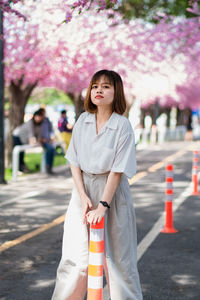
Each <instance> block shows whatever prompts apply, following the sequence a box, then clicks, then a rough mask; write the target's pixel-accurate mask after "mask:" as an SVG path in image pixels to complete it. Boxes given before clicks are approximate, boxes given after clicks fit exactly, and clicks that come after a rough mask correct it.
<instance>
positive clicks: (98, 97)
mask: <svg viewBox="0 0 200 300" xmlns="http://www.w3.org/2000/svg"><path fill="white" fill-rule="evenodd" d="M95 98H97V99H100V98H103V96H100V95H98V96H95Z"/></svg>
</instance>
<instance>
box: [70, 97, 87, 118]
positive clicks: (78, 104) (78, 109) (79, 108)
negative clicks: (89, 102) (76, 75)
mask: <svg viewBox="0 0 200 300" xmlns="http://www.w3.org/2000/svg"><path fill="white" fill-rule="evenodd" d="M68 96H69V97H70V98H71V99H72V101H73V103H74V108H75V114H76V120H78V117H79V116H80V114H81V113H82V112H83V111H84V101H83V98H82V96H81V93H75V94H73V93H68Z"/></svg>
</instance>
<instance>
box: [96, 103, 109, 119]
mask: <svg viewBox="0 0 200 300" xmlns="http://www.w3.org/2000/svg"><path fill="white" fill-rule="evenodd" d="M111 115H112V109H111V108H109V109H105V108H103V107H102V108H99V107H98V111H97V113H96V118H97V120H98V121H100V122H106V121H107V120H108V119H109V118H110V116H111Z"/></svg>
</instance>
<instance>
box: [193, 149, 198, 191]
mask: <svg viewBox="0 0 200 300" xmlns="http://www.w3.org/2000/svg"><path fill="white" fill-rule="evenodd" d="M198 154H199V153H198V151H197V150H194V152H193V163H192V182H193V192H192V195H199V192H198V161H199V158H198Z"/></svg>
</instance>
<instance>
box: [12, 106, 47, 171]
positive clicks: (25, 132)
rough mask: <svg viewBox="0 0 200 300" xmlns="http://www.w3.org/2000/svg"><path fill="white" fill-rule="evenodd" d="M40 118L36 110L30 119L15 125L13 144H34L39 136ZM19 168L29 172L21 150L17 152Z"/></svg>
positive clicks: (41, 118)
mask: <svg viewBox="0 0 200 300" xmlns="http://www.w3.org/2000/svg"><path fill="white" fill-rule="evenodd" d="M42 120H43V116H42V114H41V113H40V112H39V111H36V112H35V113H34V115H33V117H32V119H30V120H29V121H28V122H25V123H23V124H22V125H19V126H18V127H16V128H15V129H14V131H13V146H14V147H15V146H18V145H26V144H33V145H34V144H36V140H38V138H39V131H40V126H41V124H42ZM19 170H20V171H21V172H29V169H28V168H27V166H26V164H25V162H24V152H23V151H22V152H20V154H19Z"/></svg>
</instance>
